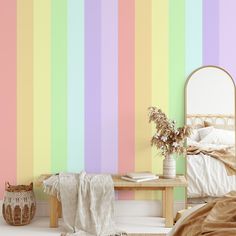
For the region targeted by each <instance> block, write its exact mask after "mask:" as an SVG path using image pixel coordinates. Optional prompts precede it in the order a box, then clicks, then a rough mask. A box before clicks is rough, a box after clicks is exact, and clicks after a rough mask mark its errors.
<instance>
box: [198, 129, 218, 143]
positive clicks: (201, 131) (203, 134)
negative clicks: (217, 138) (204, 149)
mask: <svg viewBox="0 0 236 236" xmlns="http://www.w3.org/2000/svg"><path fill="white" fill-rule="evenodd" d="M213 130H214V127H213V126H209V127H205V128H201V129H199V130H198V133H199V137H200V140H202V139H204V138H205V137H206V136H207V135H208V134H210V133H211V132H212V131H213Z"/></svg>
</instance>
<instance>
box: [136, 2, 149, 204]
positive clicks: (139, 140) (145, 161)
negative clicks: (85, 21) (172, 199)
mask: <svg viewBox="0 0 236 236" xmlns="http://www.w3.org/2000/svg"><path fill="white" fill-rule="evenodd" d="M135 3H136V5H135V170H136V171H151V170H152V156H151V145H150V139H151V135H152V132H151V125H150V124H149V123H148V116H147V109H148V107H149V106H150V105H151V102H152V51H151V50H152V2H151V0H136V2H135ZM135 195H136V196H137V198H142V199H143V198H144V197H145V198H147V197H149V196H151V194H148V193H144V194H140V193H139V192H137V194H135Z"/></svg>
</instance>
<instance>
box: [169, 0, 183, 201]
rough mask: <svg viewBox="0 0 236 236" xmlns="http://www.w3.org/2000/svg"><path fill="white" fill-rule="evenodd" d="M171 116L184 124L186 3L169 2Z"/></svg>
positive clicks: (179, 193) (178, 193)
mask: <svg viewBox="0 0 236 236" xmlns="http://www.w3.org/2000/svg"><path fill="white" fill-rule="evenodd" d="M169 16H170V20H169V24H170V25H169V37H170V38H169V43H170V46H169V50H170V51H169V53H170V57H169V60H170V61H169V63H170V67H169V68H170V73H169V80H170V81H169V86H170V88H169V91H170V93H169V96H170V97H169V101H170V104H169V115H170V118H171V119H173V120H176V122H177V125H178V126H182V125H183V124H184V83H185V1H184V0H178V1H176V0H169ZM184 171H185V163H184V158H179V159H178V160H177V173H184ZM183 197H184V194H183V191H181V190H180V191H179V190H177V191H175V198H176V199H183Z"/></svg>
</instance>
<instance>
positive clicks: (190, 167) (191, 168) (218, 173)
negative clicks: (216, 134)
mask: <svg viewBox="0 0 236 236" xmlns="http://www.w3.org/2000/svg"><path fill="white" fill-rule="evenodd" d="M198 146H201V147H211V148H214V149H221V148H224V147H226V146H224V145H214V144H199V143H198ZM187 178H188V197H189V198H196V197H208V196H210V197H221V196H223V195H225V194H226V193H228V192H230V191H232V190H236V175H233V176H228V175H227V172H226V169H225V166H224V164H223V163H222V162H220V161H218V160H216V159H214V158H212V157H210V156H208V155H204V154H199V155H188V156H187Z"/></svg>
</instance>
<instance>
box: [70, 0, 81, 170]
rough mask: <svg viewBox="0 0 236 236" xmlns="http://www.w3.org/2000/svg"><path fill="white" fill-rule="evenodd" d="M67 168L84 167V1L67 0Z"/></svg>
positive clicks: (78, 168)
mask: <svg viewBox="0 0 236 236" xmlns="http://www.w3.org/2000/svg"><path fill="white" fill-rule="evenodd" d="M67 32H68V54H67V55H68V90H67V91H68V122H67V127H68V142H67V145H68V171H74V172H78V171H80V170H82V169H83V168H84V2H83V1H78V0H68V31H67Z"/></svg>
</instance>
